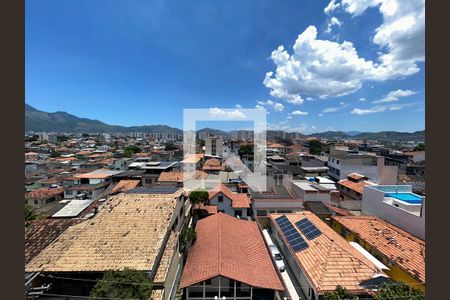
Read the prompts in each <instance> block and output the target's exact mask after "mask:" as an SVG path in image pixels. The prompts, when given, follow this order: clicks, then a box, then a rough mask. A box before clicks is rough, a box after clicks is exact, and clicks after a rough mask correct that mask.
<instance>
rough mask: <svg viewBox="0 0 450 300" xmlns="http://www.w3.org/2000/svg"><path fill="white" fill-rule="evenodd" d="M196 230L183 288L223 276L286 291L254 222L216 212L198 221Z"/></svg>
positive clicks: (182, 282)
mask: <svg viewBox="0 0 450 300" xmlns="http://www.w3.org/2000/svg"><path fill="white" fill-rule="evenodd" d="M196 231H197V240H196V241H195V243H194V245H193V246H192V248H191V249H190V251H189V254H188V257H187V260H186V265H185V267H184V270H183V275H182V277H181V282H180V288H185V287H187V286H190V285H193V284H196V283H198V282H201V281H204V280H206V279H209V278H213V277H216V276H224V277H227V278H230V279H234V280H237V281H239V282H243V283H245V284H248V285H250V286H253V287H259V288H267V289H272V290H284V288H283V285H282V283H281V281H280V279H279V278H278V275H277V272H276V270H275V268H274V266H273V264H272V259H271V257H270V254H269V251H268V249H267V247H266V245H265V243H264V240H263V237H262V235H261V232H260V231H259V228H258V225H257V224H256V223H255V222H253V221H246V220H238V219H236V218H234V217H231V216H228V215H226V214H223V213H217V214H215V215H212V216H209V217H207V218H204V219H202V220H200V221H198V223H197V227H196Z"/></svg>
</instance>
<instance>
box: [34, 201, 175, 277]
mask: <svg viewBox="0 0 450 300" xmlns="http://www.w3.org/2000/svg"><path fill="white" fill-rule="evenodd" d="M176 202H177V201H176V199H175V197H174V195H171V196H165V195H151V194H119V195H117V196H113V197H112V198H111V199H109V200H108V201H107V202H106V203H105V206H104V207H103V209H101V210H100V212H99V213H98V214H97V215H96V216H95V217H94V218H92V219H90V220H87V221H85V222H83V223H80V224H77V225H74V226H72V227H70V228H69V229H67V230H66V231H65V232H64V233H63V234H62V235H61V236H60V237H59V238H58V240H56V241H55V242H53V243H52V244H50V245H49V246H48V247H47V248H46V249H45V250H44V251H42V252H41V253H40V254H39V255H38V256H36V257H35V258H34V259H33V260H31V261H30V262H29V263H28V264H27V265H26V268H25V271H26V272H40V271H43V272H89V271H92V272H103V271H106V270H111V269H112V270H121V269H123V268H126V267H128V268H132V269H136V270H142V271H149V270H151V269H152V267H153V263H154V261H155V259H156V256H157V254H158V252H159V250H160V244H161V241H162V239H163V237H164V235H165V234H166V232H167V230H168V226H169V223H170V220H171V217H172V214H173V211H174V208H175V205H176ZM87 254H88V255H87Z"/></svg>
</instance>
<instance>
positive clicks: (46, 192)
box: [26, 187, 64, 199]
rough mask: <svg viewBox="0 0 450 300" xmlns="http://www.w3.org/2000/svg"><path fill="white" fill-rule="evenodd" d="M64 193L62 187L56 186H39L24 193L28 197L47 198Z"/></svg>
mask: <svg viewBox="0 0 450 300" xmlns="http://www.w3.org/2000/svg"><path fill="white" fill-rule="evenodd" d="M62 193H64V188H63V187H57V188H40V189H36V190H34V191H32V192H29V193H27V194H26V198H29V199H48V198H51V197H54V196H56V195H59V194H62Z"/></svg>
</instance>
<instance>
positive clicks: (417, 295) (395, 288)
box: [375, 282, 425, 300]
mask: <svg viewBox="0 0 450 300" xmlns="http://www.w3.org/2000/svg"><path fill="white" fill-rule="evenodd" d="M375 299H377V300H389V299H415V300H423V299H425V295H424V293H423V292H422V291H421V290H419V289H416V288H413V287H411V286H409V285H407V284H405V283H403V282H392V283H383V284H382V285H381V287H380V289H379V290H378V292H377V294H376V296H375Z"/></svg>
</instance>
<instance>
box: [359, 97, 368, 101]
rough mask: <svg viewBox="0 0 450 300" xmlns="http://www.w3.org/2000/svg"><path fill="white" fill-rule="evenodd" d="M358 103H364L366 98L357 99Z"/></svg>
mask: <svg viewBox="0 0 450 300" xmlns="http://www.w3.org/2000/svg"><path fill="white" fill-rule="evenodd" d="M358 101H361V102H364V101H366V98H364V97H361V98H359V99H358Z"/></svg>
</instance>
